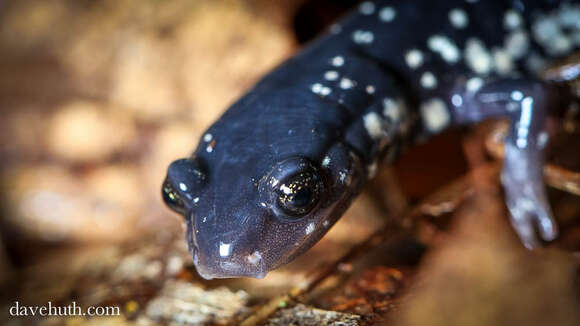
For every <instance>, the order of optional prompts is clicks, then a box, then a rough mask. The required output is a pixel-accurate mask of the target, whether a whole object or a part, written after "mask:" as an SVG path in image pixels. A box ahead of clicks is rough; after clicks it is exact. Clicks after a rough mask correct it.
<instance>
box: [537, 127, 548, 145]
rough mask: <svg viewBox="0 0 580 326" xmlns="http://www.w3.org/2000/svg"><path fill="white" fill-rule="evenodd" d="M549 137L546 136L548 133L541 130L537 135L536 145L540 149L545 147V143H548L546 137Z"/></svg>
mask: <svg viewBox="0 0 580 326" xmlns="http://www.w3.org/2000/svg"><path fill="white" fill-rule="evenodd" d="M549 138H550V137H549V136H548V133H547V132H545V131H543V132H541V133H540V134H539V135H538V147H539V148H540V149H543V148H544V147H546V144H548V139H549Z"/></svg>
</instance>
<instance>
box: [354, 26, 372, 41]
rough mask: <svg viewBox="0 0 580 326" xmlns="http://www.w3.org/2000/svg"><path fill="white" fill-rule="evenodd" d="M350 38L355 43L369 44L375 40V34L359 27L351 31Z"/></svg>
mask: <svg viewBox="0 0 580 326" xmlns="http://www.w3.org/2000/svg"><path fill="white" fill-rule="evenodd" d="M352 40H353V41H354V42H355V43H357V44H371V43H373V41H374V40H375V35H374V34H373V32H371V31H363V30H360V29H359V30H356V31H354V33H352Z"/></svg>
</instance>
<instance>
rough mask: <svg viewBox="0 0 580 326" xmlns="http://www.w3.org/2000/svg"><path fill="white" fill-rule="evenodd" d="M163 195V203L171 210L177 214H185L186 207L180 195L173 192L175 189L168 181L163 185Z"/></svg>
mask: <svg viewBox="0 0 580 326" xmlns="http://www.w3.org/2000/svg"><path fill="white" fill-rule="evenodd" d="M161 194H162V196H163V201H164V202H165V204H166V205H167V206H169V208H171V209H172V210H174V211H175V212H177V213H180V214H184V213H185V205H184V203H183V200H182V199H181V196H179V193H178V192H177V191H175V190H173V187H172V186H171V184H170V183H169V182H168V181H165V182H164V183H163V188H162V189H161Z"/></svg>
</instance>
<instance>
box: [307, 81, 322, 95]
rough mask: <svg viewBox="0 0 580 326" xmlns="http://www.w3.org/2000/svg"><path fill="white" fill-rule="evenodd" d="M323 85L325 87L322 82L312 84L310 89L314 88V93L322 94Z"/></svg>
mask: <svg viewBox="0 0 580 326" xmlns="http://www.w3.org/2000/svg"><path fill="white" fill-rule="evenodd" d="M322 87H324V86H322V84H320V83H316V84H314V85H312V87H311V88H310V89H311V90H312V93H314V94H320V91H321V90H322Z"/></svg>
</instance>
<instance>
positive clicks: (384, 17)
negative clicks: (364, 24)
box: [379, 7, 397, 23]
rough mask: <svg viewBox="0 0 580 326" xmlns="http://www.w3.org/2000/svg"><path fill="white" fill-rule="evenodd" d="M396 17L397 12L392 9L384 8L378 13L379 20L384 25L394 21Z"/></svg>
mask: <svg viewBox="0 0 580 326" xmlns="http://www.w3.org/2000/svg"><path fill="white" fill-rule="evenodd" d="M396 16H397V12H396V11H395V9H394V8H393V7H384V8H383V9H381V10H380V11H379V19H380V21H382V22H385V23H388V22H390V21H393V19H395V17H396Z"/></svg>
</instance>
